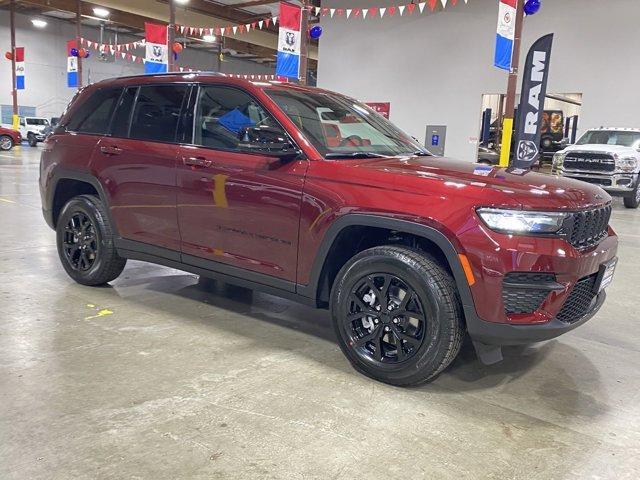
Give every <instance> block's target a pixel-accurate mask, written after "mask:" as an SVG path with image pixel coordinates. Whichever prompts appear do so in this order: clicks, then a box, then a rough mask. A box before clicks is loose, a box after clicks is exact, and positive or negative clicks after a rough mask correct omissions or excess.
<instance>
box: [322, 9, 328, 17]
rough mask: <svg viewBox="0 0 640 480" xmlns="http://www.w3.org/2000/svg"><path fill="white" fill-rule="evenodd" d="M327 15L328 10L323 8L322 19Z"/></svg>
mask: <svg viewBox="0 0 640 480" xmlns="http://www.w3.org/2000/svg"><path fill="white" fill-rule="evenodd" d="M327 13H329V9H328V8H323V9H322V16H323V17H324V16H325V15H326V14H327Z"/></svg>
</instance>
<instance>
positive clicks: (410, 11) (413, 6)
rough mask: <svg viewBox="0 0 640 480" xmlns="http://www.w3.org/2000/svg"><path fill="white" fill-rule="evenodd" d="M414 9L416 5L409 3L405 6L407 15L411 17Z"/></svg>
mask: <svg viewBox="0 0 640 480" xmlns="http://www.w3.org/2000/svg"><path fill="white" fill-rule="evenodd" d="M415 8H416V4H415V3H410V4H409V5H407V10H409V15H411V14H412V13H413V11H414V10H415Z"/></svg>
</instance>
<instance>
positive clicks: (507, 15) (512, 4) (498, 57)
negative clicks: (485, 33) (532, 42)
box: [493, 0, 524, 71]
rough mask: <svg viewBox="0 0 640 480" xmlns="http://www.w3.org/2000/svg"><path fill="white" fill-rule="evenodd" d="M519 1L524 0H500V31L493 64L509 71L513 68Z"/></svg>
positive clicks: (497, 35) (497, 36)
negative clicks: (512, 60) (512, 58)
mask: <svg viewBox="0 0 640 480" xmlns="http://www.w3.org/2000/svg"><path fill="white" fill-rule="evenodd" d="M518 1H521V2H522V1H524V0H500V6H499V9H498V32H497V34H496V53H495V59H494V61H493V64H494V65H495V66H496V67H498V68H501V69H503V70H507V71H510V70H511V57H512V56H513V39H514V37H515V32H516V6H517V4H518V3H517V2H518Z"/></svg>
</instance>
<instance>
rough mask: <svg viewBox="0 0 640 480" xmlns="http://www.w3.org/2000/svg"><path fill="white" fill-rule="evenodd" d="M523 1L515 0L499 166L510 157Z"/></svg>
mask: <svg viewBox="0 0 640 480" xmlns="http://www.w3.org/2000/svg"><path fill="white" fill-rule="evenodd" d="M524 1H525V0H517V6H516V26H515V35H514V38H513V55H512V57H511V71H510V72H509V82H508V84H507V104H506V106H505V110H504V120H503V123H502V142H501V147H500V166H501V167H508V166H509V159H510V157H511V137H512V136H513V117H514V116H515V109H516V91H517V89H518V68H519V65H520V43H521V41H522V26H523V23H524Z"/></svg>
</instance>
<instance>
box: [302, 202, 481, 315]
mask: <svg viewBox="0 0 640 480" xmlns="http://www.w3.org/2000/svg"><path fill="white" fill-rule="evenodd" d="M350 226H364V227H378V228H385V229H389V230H396V231H398V232H403V233H411V234H413V235H416V236H418V237H422V238H425V239H427V240H430V241H431V242H433V243H435V244H436V245H437V246H438V248H440V250H442V252H443V253H444V255H445V257H446V259H447V262H448V263H449V267H450V268H451V271H452V272H453V277H454V280H455V282H456V286H457V287H458V292H459V293H460V299H461V300H462V305H463V307H464V310H465V315H466V316H467V318H469V316H470V315H472V316H473V317H474V318H475V317H476V311H475V306H474V303H473V297H472V296H471V289H470V288H469V284H468V283H467V278H466V276H465V274H464V270H463V269H462V265H461V263H460V257H458V253H459V252H457V251H456V249H455V247H454V246H453V244H452V243H451V241H450V240H449V239H448V238H447V237H446V236H445V235H444V234H443V233H442V232H440V231H439V230H437V229H435V228H433V227H428V226H426V225H422V224H420V223H415V222H410V221H407V220H398V219H395V218H390V217H382V216H377V215H368V214H346V215H343V216H342V217H340V218H338V219H337V220H336V221H334V222H333V223H332V224H331V226H330V227H329V229H328V230H327V233H326V234H325V236H324V239H323V240H322V243H321V245H320V248H319V249H318V252H317V254H316V258H315V260H314V262H313V267H312V270H311V276H310V282H309V285H298V288H297V293H299V294H301V295H304V296H306V297H310V298H313V299H315V298H316V297H317V292H318V287H319V282H320V275H321V274H322V268H323V266H324V263H325V260H326V258H327V255H328V254H329V250H330V249H331V246H332V245H333V243H334V241H335V240H336V238H337V237H338V235H339V233H340V232H341V231H342V230H343V229H344V228H346V227H350Z"/></svg>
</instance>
